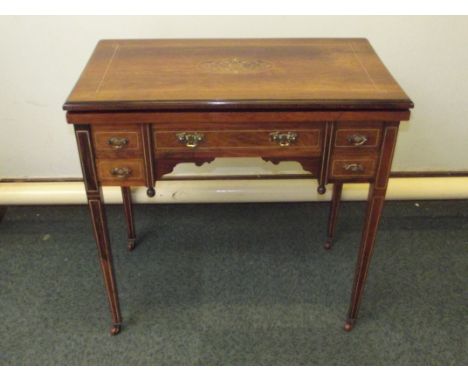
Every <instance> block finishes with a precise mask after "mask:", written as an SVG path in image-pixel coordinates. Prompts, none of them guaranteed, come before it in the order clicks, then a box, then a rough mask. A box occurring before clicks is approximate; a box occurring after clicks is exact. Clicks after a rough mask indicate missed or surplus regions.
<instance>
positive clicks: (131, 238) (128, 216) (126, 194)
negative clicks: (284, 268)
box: [121, 187, 136, 251]
mask: <svg viewBox="0 0 468 382" xmlns="http://www.w3.org/2000/svg"><path fill="white" fill-rule="evenodd" d="M121 188H122V201H123V207H124V212H125V221H126V222H127V238H128V239H127V240H128V242H127V247H128V250H129V251H132V250H133V249H134V248H135V244H136V233H135V224H134V220H133V206H132V194H131V191H130V187H121Z"/></svg>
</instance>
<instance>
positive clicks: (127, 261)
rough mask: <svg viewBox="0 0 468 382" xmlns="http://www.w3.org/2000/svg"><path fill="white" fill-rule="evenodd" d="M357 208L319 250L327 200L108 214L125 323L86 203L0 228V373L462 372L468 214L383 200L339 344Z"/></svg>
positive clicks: (30, 210) (41, 211) (347, 208)
mask: <svg viewBox="0 0 468 382" xmlns="http://www.w3.org/2000/svg"><path fill="white" fill-rule="evenodd" d="M363 212H364V204H363V203H344V205H343V206H342V209H341V211H340V217H339V224H338V230H337V236H336V244H335V246H334V248H333V249H332V250H331V251H326V250H324V249H323V240H324V238H325V228H326V218H327V215H328V206H327V204H325V203H291V204H222V205H213V204H212V205H137V206H136V207H135V215H136V227H137V231H138V234H139V236H138V237H139V242H138V244H137V248H136V249H135V251H134V252H133V253H130V254H129V253H128V252H127V251H126V239H125V226H124V221H123V212H122V208H121V206H108V207H107V213H108V218H109V225H110V231H111V239H112V246H113V251H114V261H115V268H116V274H117V281H118V286H119V292H120V302H121V308H122V315H123V318H124V322H125V326H124V328H123V330H122V333H121V334H120V335H118V336H116V337H111V336H110V335H109V324H110V315H109V311H108V306H107V300H106V297H105V294H104V288H103V282H102V278H101V274H100V268H99V265H98V261H97V255H96V247H95V244H94V240H93V238H92V232H91V225H90V222H89V215H88V211H87V208H86V207H85V206H62V207H58V206H54V207H52V206H51V207H10V208H8V210H7V213H6V215H5V217H4V219H3V221H2V222H1V223H0V364H2V365H24V364H27V365H55V364H62V365H88V364H94V365H103V364H106V365H116V364H125V365H168V364H170V365H396V364H403V365H438V364H445V365H453V364H466V363H467V359H468V357H467V355H468V352H467V344H466V337H467V320H466V318H467V317H466V313H467V275H468V273H467V272H468V261H467V260H468V259H467V255H468V201H438V202H435V201H434V202H428V201H423V202H419V207H418V206H416V205H415V203H414V202H388V203H387V205H386V208H385V210H384V217H383V220H382V223H381V229H380V232H379V236H378V240H377V243H376V249H375V256H374V258H373V262H372V266H371V270H370V273H369V277H368V282H367V287H366V293H365V296H364V301H363V304H362V306H361V311H360V318H359V320H358V322H357V325H356V327H355V329H354V330H353V331H352V332H351V333H346V332H344V331H343V329H342V327H343V323H344V318H345V315H346V311H347V308H348V303H349V298H350V288H351V283H352V278H353V272H354V266H355V259H356V252H357V248H358V244H359V239H360V231H361V226H362V218H363Z"/></svg>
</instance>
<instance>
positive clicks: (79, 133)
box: [75, 125, 122, 335]
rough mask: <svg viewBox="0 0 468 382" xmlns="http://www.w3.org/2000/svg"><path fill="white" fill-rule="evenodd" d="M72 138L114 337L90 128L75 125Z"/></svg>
mask: <svg viewBox="0 0 468 382" xmlns="http://www.w3.org/2000/svg"><path fill="white" fill-rule="evenodd" d="M75 134H76V140H77V143H78V152H79V154H80V161H81V169H82V171H83V178H84V183H85V189H86V197H87V199H88V206H89V212H90V214H91V221H92V224H93V232H94V238H95V239H96V244H97V248H98V255H99V262H100V265H101V271H102V275H103V278H104V286H105V288H106V292H107V298H108V301H109V307H110V311H111V316H112V326H111V334H112V335H115V334H118V333H119V332H120V329H121V325H122V316H121V314H120V306H119V297H118V293H117V284H116V282H115V276H114V266H113V262H112V253H111V247H110V241H109V232H108V230H107V221H106V216H105V213H104V205H103V202H102V193H101V189H100V186H99V181H98V178H97V174H96V168H95V161H94V153H93V147H92V140H91V127H90V126H89V125H75Z"/></svg>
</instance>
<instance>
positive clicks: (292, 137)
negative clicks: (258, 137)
mask: <svg viewBox="0 0 468 382" xmlns="http://www.w3.org/2000/svg"><path fill="white" fill-rule="evenodd" d="M270 140H271V141H272V142H276V143H278V144H279V145H280V146H282V147H285V146H290V145H291V144H292V143H295V142H296V141H297V133H291V132H287V133H280V132H279V131H275V132H274V133H270Z"/></svg>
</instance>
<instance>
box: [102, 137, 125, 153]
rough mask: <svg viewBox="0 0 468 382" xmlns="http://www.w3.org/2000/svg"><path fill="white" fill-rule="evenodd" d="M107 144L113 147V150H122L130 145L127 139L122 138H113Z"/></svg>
mask: <svg viewBox="0 0 468 382" xmlns="http://www.w3.org/2000/svg"><path fill="white" fill-rule="evenodd" d="M107 143H108V144H109V145H110V146H112V148H113V149H116V150H120V149H121V148H123V147H124V146H126V145H128V139H127V138H121V137H111V138H109V140H108V141H107Z"/></svg>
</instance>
